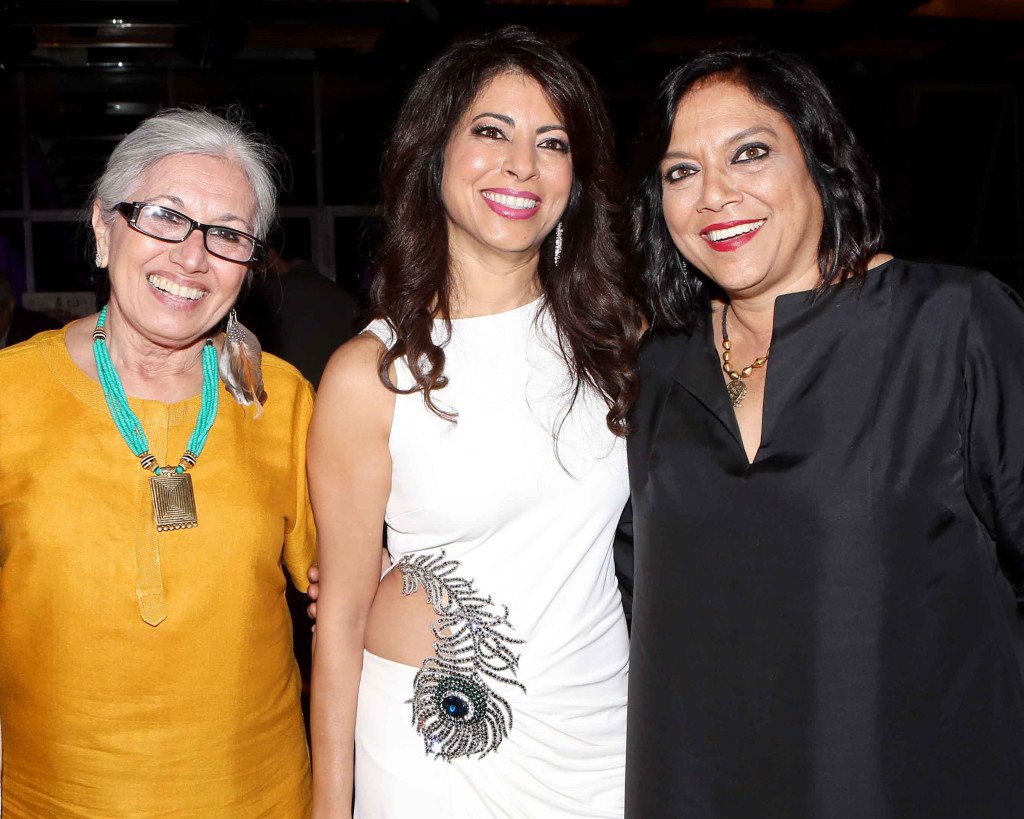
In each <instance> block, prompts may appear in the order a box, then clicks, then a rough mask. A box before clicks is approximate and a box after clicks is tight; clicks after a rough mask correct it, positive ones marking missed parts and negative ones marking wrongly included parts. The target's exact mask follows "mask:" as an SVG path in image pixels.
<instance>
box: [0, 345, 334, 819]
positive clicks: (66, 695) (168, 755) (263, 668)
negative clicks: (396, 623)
mask: <svg viewBox="0 0 1024 819" xmlns="http://www.w3.org/2000/svg"><path fill="white" fill-rule="evenodd" d="M64 333H65V331H63V330H57V331H51V332H48V333H43V334H41V335H38V336H36V337H35V338H34V339H32V340H30V341H28V342H25V343H24V344H20V345H16V346H14V347H11V348H9V349H6V350H4V351H2V352H0V730H2V734H3V769H2V791H0V792H2V799H3V816H4V819H20V817H32V819H38V817H50V816H58V817H104V819H107V818H108V817H111V818H112V817H129V816H130V817H155V816H160V817H172V816H175V817H177V816H181V817H186V816H187V817H245V819H252V818H253V817H257V816H271V817H275V819H277V817H280V818H281V819H289V818H290V817H304V816H307V815H308V813H309V808H310V774H309V754H308V751H307V748H306V739H305V733H304V730H303V723H302V716H301V712H300V706H299V686H300V682H299V673H298V668H297V666H296V663H295V660H294V658H293V655H292V639H291V624H290V621H289V614H288V608H287V606H286V604H285V597H284V592H285V583H286V578H285V573H284V568H283V567H287V571H288V573H289V574H290V575H291V577H292V579H293V580H294V582H295V584H296V585H297V586H299V587H300V588H303V589H304V588H305V585H306V581H305V575H306V569H307V568H308V566H309V565H310V564H311V563H312V562H313V560H314V558H315V533H314V528H313V522H312V515H311V513H310V510H309V501H308V496H307V492H306V482H305V446H306V427H307V424H308V422H309V416H310V412H311V409H312V391H311V389H310V387H309V385H308V383H307V382H305V381H304V380H303V379H302V377H301V376H300V375H299V374H298V372H297V371H296V370H295V369H294V368H292V367H291V366H290V365H288V364H286V363H284V362H283V361H281V360H279V359H276V358H274V357H272V356H264V359H263V368H264V377H265V381H266V386H267V393H268V394H269V400H268V403H267V406H266V408H265V411H264V414H263V416H262V417H261V418H259V419H257V420H254V419H253V417H252V416H253V411H252V408H247V409H246V408H242V407H240V406H239V405H238V404H237V403H236V402H235V401H234V399H232V398H231V396H230V395H229V394H228V393H227V392H226V391H225V390H224V389H223V387H221V394H220V412H219V413H218V415H217V420H216V422H215V423H214V425H213V429H212V430H211V432H210V436H209V439H208V441H207V444H206V448H205V449H204V450H203V453H202V456H201V457H200V458H199V462H198V464H197V466H196V468H195V469H194V470H192V472H191V474H192V480H193V482H194V485H195V496H196V507H197V513H198V518H199V526H198V527H197V528H194V529H187V530H181V531H175V532H167V533H159V534H158V533H157V532H156V528H155V525H154V522H153V515H152V506H151V500H150V488H149V477H150V476H149V475H148V474H147V473H145V472H143V470H142V468H141V467H140V466H139V463H138V460H137V459H136V458H135V457H134V456H132V454H131V452H130V451H129V449H128V446H127V445H126V444H125V442H124V440H123V439H122V438H121V436H120V434H119V433H118V431H117V428H116V427H115V426H114V422H113V420H112V419H111V416H110V413H109V411H108V410H107V407H106V404H105V403H104V399H103V392H102V390H101V389H100V385H99V383H97V382H95V381H93V380H91V379H90V378H89V377H88V376H86V375H85V373H83V372H82V371H81V370H79V369H78V368H77V367H76V366H75V364H74V363H73V362H72V360H71V357H70V355H69V354H68V351H67V348H66V346H65V342H64ZM130 403H131V405H132V408H133V409H134V410H135V412H136V414H137V415H138V416H139V418H140V420H141V421H142V424H143V426H144V427H145V430H146V434H147V436H148V437H149V443H150V451H151V452H152V453H153V454H154V455H156V456H157V458H158V460H159V462H160V463H161V464H171V463H177V461H178V458H179V457H180V456H181V453H182V452H183V451H184V450H185V447H186V442H187V441H188V438H189V436H190V435H191V433H192V429H193V426H194V424H195V420H196V416H197V414H198V411H199V398H198V397H196V398H193V399H189V400H187V401H182V402H179V403H176V404H163V403H160V402H157V401H143V400H135V399H132V400H131V402H130Z"/></svg>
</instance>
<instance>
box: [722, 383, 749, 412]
mask: <svg viewBox="0 0 1024 819" xmlns="http://www.w3.org/2000/svg"><path fill="white" fill-rule="evenodd" d="M726 389H727V390H728V391H729V400H730V401H732V405H733V406H734V407H738V406H739V405H740V404H742V403H743V399H744V398H746V397H747V385H746V384H744V383H743V380H742V379H740V378H734V379H733V380H732V381H730V382H729V385H728V386H727V387H726Z"/></svg>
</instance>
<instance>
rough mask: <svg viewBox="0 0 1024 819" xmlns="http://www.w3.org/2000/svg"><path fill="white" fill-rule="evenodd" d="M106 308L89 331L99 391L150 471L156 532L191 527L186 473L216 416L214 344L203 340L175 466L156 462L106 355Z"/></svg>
mask: <svg viewBox="0 0 1024 819" xmlns="http://www.w3.org/2000/svg"><path fill="white" fill-rule="evenodd" d="M106 324H107V308H106V306H104V307H103V309H102V310H100V316H99V318H98V319H97V321H96V329H95V330H93V333H92V353H93V356H94V358H95V359H96V371H97V372H98V373H99V377H100V386H101V387H103V397H104V398H105V399H106V401H107V406H108V407H109V408H110V414H111V416H112V417H113V419H114V424H115V425H116V426H117V431H118V432H120V433H121V437H122V438H124V441H125V443H126V444H128V448H129V449H130V450H131V451H132V454H133V455H134V456H135V457H136V458H138V459H139V463H140V464H141V465H142V468H143V469H145V470H147V471H152V472H153V475H154V477H152V478H150V479H149V480H150V489H151V491H152V494H153V517H154V519H155V521H156V528H157V531H159V532H167V531H171V530H174V529H190V528H192V527H193V526H197V525H198V524H199V521H198V518H197V516H196V500H195V493H194V492H193V491H192V476H191V475H189V474H188V473H187V470H188V469H191V468H192V467H194V466H195V465H196V459H197V458H199V455H200V454H201V453H202V451H203V447H204V446H206V438H207V436H208V435H209V434H210V428H211V427H212V426H213V422H214V420H216V418H217V404H218V395H219V384H218V377H217V348H216V347H214V345H213V340H212V339H207V340H206V344H205V345H204V346H203V391H202V401H201V403H200V407H199V417H198V418H197V419H196V426H195V429H193V430H192V436H191V437H190V438H189V439H188V448H187V449H186V450H185V454H184V455H182V456H181V460H180V461H179V463H178V465H177V466H158V465H157V460H156V457H155V456H153V455H152V454H151V453H150V451H149V439H148V438H147V437H146V431H145V430H144V429H143V428H142V422H141V421H139V417H138V416H137V415H136V414H135V412H134V411H133V410H132V408H131V407H130V406H129V404H128V396H127V395H125V392H124V385H123V384H122V383H121V378H120V376H118V374H117V370H116V369H115V368H114V362H113V361H111V360H110V352H109V351H108V350H107V327H106Z"/></svg>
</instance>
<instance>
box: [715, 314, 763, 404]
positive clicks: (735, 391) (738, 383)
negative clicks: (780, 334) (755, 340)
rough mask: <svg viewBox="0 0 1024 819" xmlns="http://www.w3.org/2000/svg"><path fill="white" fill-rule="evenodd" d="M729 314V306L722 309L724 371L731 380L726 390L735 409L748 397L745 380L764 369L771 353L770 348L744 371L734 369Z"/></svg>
mask: <svg viewBox="0 0 1024 819" xmlns="http://www.w3.org/2000/svg"><path fill="white" fill-rule="evenodd" d="M728 313H729V305H728V304H726V305H723V307H722V369H723V370H724V371H725V374H726V375H727V376H729V378H730V379H731V380H730V381H729V384H728V386H727V387H726V390H727V391H728V393H729V400H730V401H732V405H733V406H734V407H738V406H739V405H740V404H742V403H743V399H744V398H746V397H747V385H746V384H744V383H743V379H744V378H747V377H749V376H750V374H751V373H752V372H753V371H754V370H756V369H758V368H759V367H763V366H764V365H765V364H767V363H768V353H770V352H771V348H770V347H769V348H768V350H767V352H765V354H764V355H763V356H762V357H761V358H755V359H754V362H753V363H752V364H748V365H747V366H746V367H744V368H743V369H742V370H739V371H738V372H737V371H736V370H734V369H733V366H732V344H731V343H730V342H729V325H728V324H727V323H726V320H725V317H726V315H728Z"/></svg>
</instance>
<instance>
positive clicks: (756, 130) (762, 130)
mask: <svg viewBox="0 0 1024 819" xmlns="http://www.w3.org/2000/svg"><path fill="white" fill-rule="evenodd" d="M755 134H769V135H770V136H773V137H775V138H776V139H778V138H779V135H778V134H777V133H776V132H775V131H774V130H773V129H772V128H769V127H768V126H767V125H755V126H754V127H753V128H747V129H745V130H743V131H740V132H739V133H737V134H733V135H732V136H731V137H729V139H728V141H726V143H725V144H726V145H732V144H734V143H736V142H739V141H740V140H743V139H746V138H747V137H752V136H754V135H755ZM691 158H692V155H691V154H688V153H687V152H686V151H668V152H666V153H665V155H664V156H663V157H662V158H661V161H662V162H664V161H665V160H666V159H691Z"/></svg>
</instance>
